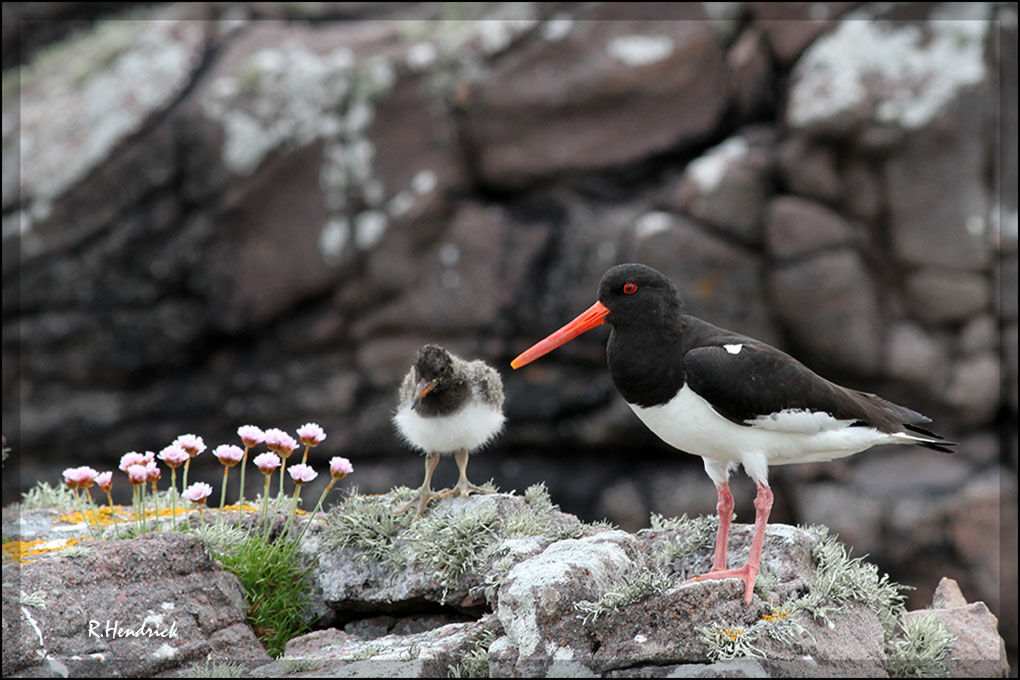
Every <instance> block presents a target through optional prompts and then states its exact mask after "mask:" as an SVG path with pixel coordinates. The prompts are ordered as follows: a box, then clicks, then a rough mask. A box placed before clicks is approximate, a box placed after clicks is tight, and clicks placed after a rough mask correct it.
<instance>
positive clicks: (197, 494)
mask: <svg viewBox="0 0 1020 680" xmlns="http://www.w3.org/2000/svg"><path fill="white" fill-rule="evenodd" d="M211 494H212V487H211V486H209V485H208V484H206V483H205V482H195V483H194V484H192V485H190V486H189V487H188V488H187V489H185V490H184V493H182V494H181V496H183V497H184V498H185V499H186V500H189V501H191V502H192V503H194V504H196V505H201V504H202V503H205V499H206V498H208V497H209V496H210V495H211Z"/></svg>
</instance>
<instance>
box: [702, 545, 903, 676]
mask: <svg viewBox="0 0 1020 680" xmlns="http://www.w3.org/2000/svg"><path fill="white" fill-rule="evenodd" d="M805 531H806V532H807V533H809V534H811V535H812V536H814V537H815V538H817V539H818V544H817V545H816V546H815V548H814V549H813V551H812V558H813V561H814V565H815V577H814V580H813V581H812V583H811V585H810V586H809V587H808V591H807V593H805V594H804V595H802V596H800V597H795V598H793V599H791V600H789V601H787V602H785V603H783V604H781V605H779V606H778V607H776V608H774V609H773V610H772V613H771V614H768V615H765V616H763V617H762V618H761V619H760V620H759V621H756V622H755V623H754V624H753V625H751V626H740V625H731V624H728V623H714V624H711V625H709V626H703V627H700V628H698V632H699V634H700V635H701V640H702V642H704V644H705V646H706V648H707V650H708V656H709V658H710V659H712V660H723V659H732V658H736V657H739V656H752V657H754V656H757V657H759V658H761V656H762V652H761V650H760V648H759V647H758V646H757V645H756V643H757V642H758V641H759V640H760V639H761V636H762V635H768V636H770V637H771V638H773V639H774V640H776V641H777V642H779V643H781V644H784V645H788V644H793V643H795V642H796V640H797V639H798V638H799V637H800V636H802V635H805V634H807V631H806V630H805V629H804V627H803V626H801V625H800V623H798V622H797V620H796V615H797V614H798V613H801V612H803V613H804V614H807V615H810V616H811V617H812V618H814V619H816V620H818V621H821V622H822V623H828V622H829V619H830V616H831V615H833V614H835V613H837V612H839V611H840V610H841V609H842V608H843V606H844V605H845V604H846V603H847V602H851V601H855V602H860V603H862V604H864V605H865V606H867V607H868V608H869V609H870V610H871V611H873V612H874V613H875V615H876V616H877V617H878V620H879V622H880V623H881V624H882V628H883V632H884V635H885V645H886V650H887V653H889V652H891V650H893V649H894V645H895V641H894V635H895V631H896V624H897V621H899V619H900V616H901V615H902V614H903V612H904V601H905V597H904V596H903V594H902V592H901V591H903V590H905V589H907V588H908V586H901V585H899V584H897V583H894V582H893V581H890V580H889V576H888V574H881V575H880V574H879V573H878V567H877V566H875V565H874V564H869V563H867V562H865V561H864V558H863V557H854V558H851V557H850V555H849V554H848V552H847V549H846V547H845V546H843V545H842V544H841V543H840V542H839V540H838V539H837V538H836V537H835V536H833V535H831V534H830V533H829V530H828V529H827V528H826V527H823V526H811V527H807V528H806V529H805ZM767 578H768V577H767V576H766V579H767ZM766 585H767V584H766ZM766 590H767V589H766Z"/></svg>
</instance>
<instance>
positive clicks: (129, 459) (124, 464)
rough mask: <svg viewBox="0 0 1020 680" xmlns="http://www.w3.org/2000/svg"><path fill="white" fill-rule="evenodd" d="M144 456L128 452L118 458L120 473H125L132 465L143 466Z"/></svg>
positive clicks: (135, 452)
mask: <svg viewBox="0 0 1020 680" xmlns="http://www.w3.org/2000/svg"><path fill="white" fill-rule="evenodd" d="M144 461H145V456H143V455H142V454H140V453H138V452H137V451H128V452H127V453H125V454H124V455H123V456H121V457H120V465H119V466H118V467H119V468H120V471H121V472H127V471H128V468H129V467H131V466H132V465H144V464H145V462H144Z"/></svg>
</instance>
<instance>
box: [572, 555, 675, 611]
mask: <svg viewBox="0 0 1020 680" xmlns="http://www.w3.org/2000/svg"><path fill="white" fill-rule="evenodd" d="M675 585H676V579H674V578H672V577H670V576H668V575H666V574H663V573H662V572H659V571H657V570H652V569H642V570H640V571H638V572H637V573H636V574H633V575H629V576H626V577H625V578H624V579H623V580H622V581H621V582H620V583H619V584H617V585H616V587H614V588H612V589H611V590H607V591H606V592H604V593H603V594H602V597H600V598H599V599H598V600H594V601H593V600H582V601H581V602H575V603H574V609H576V610H577V611H578V612H580V614H579V616H581V618H582V619H583V620H584V623H585V625H588V624H589V623H594V622H595V621H596V620H598V618H599V617H600V616H605V615H607V614H611V613H614V612H616V611H619V609H620V608H621V607H625V606H627V605H629V604H633V603H635V602H639V601H640V600H643V599H645V598H647V597H650V596H652V595H661V594H662V593H665V592H667V591H668V590H669V589H670V588H671V587H673V586H675Z"/></svg>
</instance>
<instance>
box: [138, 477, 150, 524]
mask: <svg viewBox="0 0 1020 680" xmlns="http://www.w3.org/2000/svg"><path fill="white" fill-rule="evenodd" d="M138 488H139V489H141V492H140V493H141V498H142V533H145V532H147V531H148V530H149V499H148V498H146V497H145V482H142V483H141V484H139V485H138Z"/></svg>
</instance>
